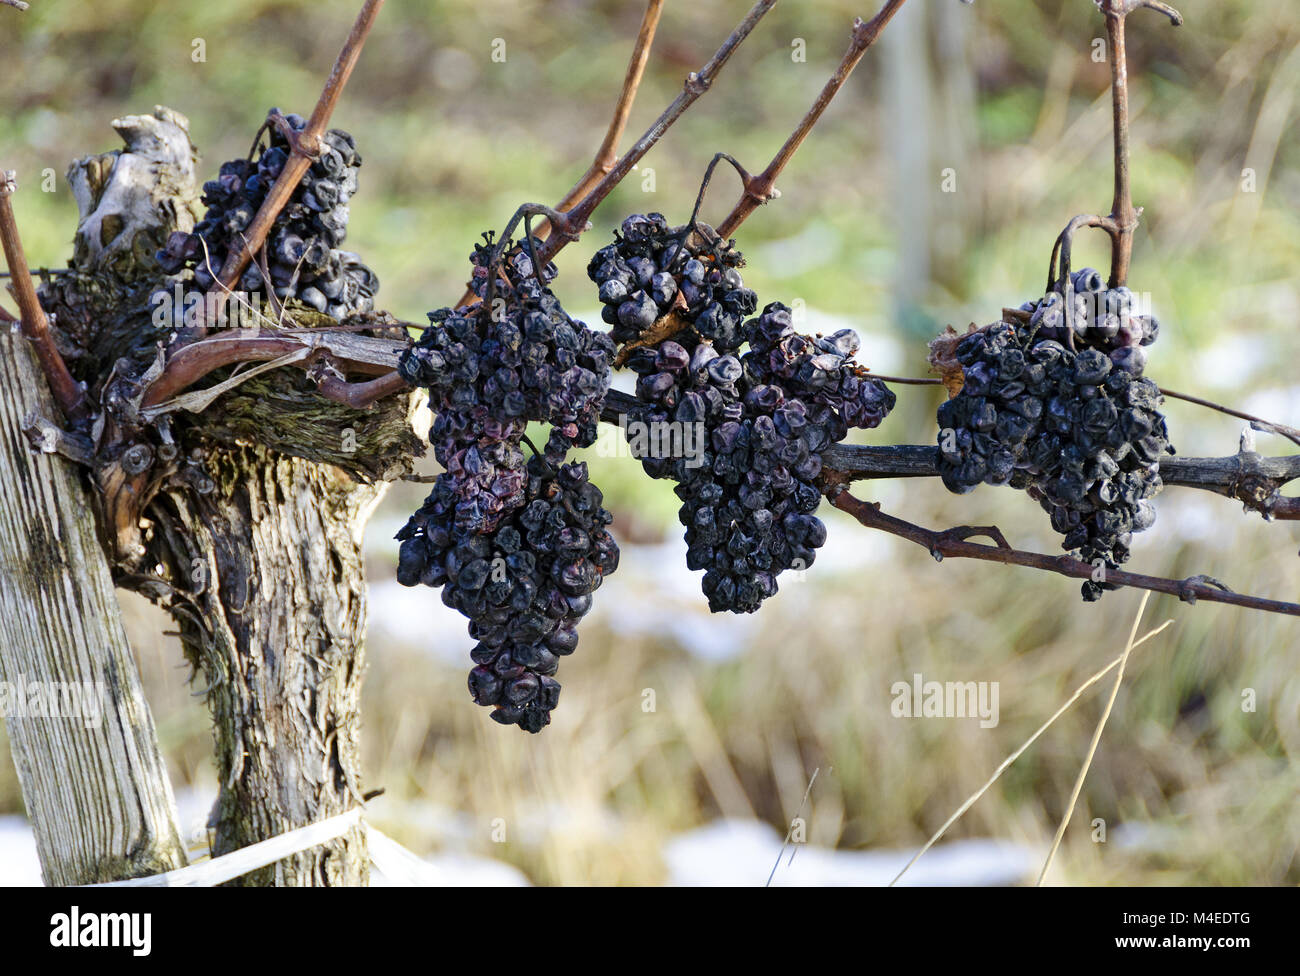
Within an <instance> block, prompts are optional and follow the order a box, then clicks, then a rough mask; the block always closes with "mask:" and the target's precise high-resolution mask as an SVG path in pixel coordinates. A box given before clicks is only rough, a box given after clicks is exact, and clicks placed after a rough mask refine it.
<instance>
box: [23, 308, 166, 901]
mask: <svg viewBox="0 0 1300 976" xmlns="http://www.w3.org/2000/svg"><path fill="white" fill-rule="evenodd" d="M56 410H57V408H56V407H55V405H54V403H53V400H52V399H51V397H50V395H49V393H48V390H47V388H46V385H45V380H44V379H43V378H42V376H41V373H40V370H39V368H38V366H37V364H36V360H35V356H34V355H33V354H32V352H31V350H30V349H29V348H28V347H27V344H26V342H25V341H24V340H23V339H22V338H21V337H19V336H15V335H11V334H7V333H5V334H0V681H4V682H6V683H7V685H8V686H9V687H8V688H6V689H4V690H5V692H6V694H5V695H3V696H0V697H4V698H7V699H8V700H7V701H6V702H4V703H2V704H3V707H0V713H3V712H7V713H8V714H9V717H8V719H7V720H6V721H7V727H8V731H9V739H10V744H11V749H12V752H13V757H14V765H15V766H16V767H17V771H18V780H19V783H20V784H21V786H22V791H23V802H24V804H25V805H26V807H27V815H28V818H29V819H30V820H31V822H32V826H33V828H34V829H35V832H36V843H37V850H38V853H39V855H40V860H41V873H42V874H43V876H44V878H45V883H46V884H47V885H76V884H91V883H94V882H100V881H114V880H118V879H122V878H133V877H140V876H142V875H147V874H155V873H158V872H162V871H170V870H173V869H175V868H178V867H183V866H184V865H185V863H186V859H185V850H184V847H183V845H182V843H181V835H180V829H179V827H178V826H177V817H176V803H175V800H174V799H173V797H172V788H171V782H170V781H169V780H168V778H167V770H166V767H165V765H164V764H163V760H162V756H161V754H160V752H159V749H158V740H157V736H156V735H155V733H154V726H153V717H152V715H151V714H150V711H149V705H148V703H147V702H146V701H145V699H144V696H143V694H142V692H141V689H140V678H139V672H138V671H137V669H136V663H135V658H134V657H132V655H131V648H130V646H129V645H128V643H127V639H126V634H125V632H124V630H123V628H122V621H121V612H120V609H119V607H118V603H117V598H116V596H115V594H114V590H113V581H112V576H111V573H110V570H109V563H108V559H107V556H106V555H105V552H104V549H103V548H102V546H101V543H100V539H99V538H98V537H97V536H96V531H95V522H94V519H93V517H92V513H93V512H94V505H93V500H92V498H91V492H90V491H89V490H88V489H87V486H86V484H85V482H84V481H83V479H82V477H81V474H80V472H79V471H77V469H76V468H75V467H74V466H73V465H72V464H71V463H69V462H68V461H66V460H64V459H63V458H61V457H58V456H56V455H53V454H38V453H36V452H34V451H33V450H32V447H31V445H30V444H29V443H28V440H27V438H26V436H24V434H23V426H24V422H25V421H26V419H27V418H28V416H29V415H32V414H37V415H40V416H43V417H45V418H50V417H54V416H56ZM32 682H40V683H41V684H40V685H39V686H37V687H42V688H46V689H48V688H49V687H50V685H51V684H53V683H66V682H77V683H81V684H83V687H84V685H85V683H89V684H90V685H91V686H92V687H93V689H94V693H95V696H96V699H95V700H96V702H97V704H98V706H99V707H100V708H101V709H102V723H101V724H99V725H98V727H95V728H87V727H86V726H87V724H88V723H87V722H86V721H85V720H79V719H76V718H69V717H59V718H56V717H18V712H19V711H20V710H22V709H24V708H26V706H28V705H30V704H31V697H30V694H29V693H27V692H30V689H31V687H33V686H32V684H31V683H32ZM20 685H21V686H23V687H24V688H25V689H26V692H25V693H24V694H23V695H22V696H21V697H22V700H21V701H14V700H13V698H14V697H15V692H16V690H17V687H16V686H20ZM89 724H94V720H93V717H92V718H91V722H90V723H89Z"/></svg>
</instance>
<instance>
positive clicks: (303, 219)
mask: <svg viewBox="0 0 1300 976" xmlns="http://www.w3.org/2000/svg"><path fill="white" fill-rule="evenodd" d="M284 119H285V121H286V122H287V123H288V125H289V127H290V128H291V129H293V130H294V131H295V132H297V131H301V130H302V129H303V128H305V127H306V124H307V123H306V120H305V119H304V118H303V117H302V116H300V115H287V116H285V117H284ZM269 132H270V137H269V140H268V144H267V145H265V146H263V147H261V149H260V151H259V152H258V154H257V157H256V159H232V160H230V161H229V162H225V163H222V164H221V169H220V171H219V173H218V176H217V178H216V179H215V180H209V181H208V182H207V183H204V184H203V202H204V203H205V204H206V205H207V208H208V209H207V212H206V213H205V214H204V216H203V219H202V220H200V221H199V222H198V223H197V224H195V226H194V231H193V233H188V234H187V233H185V232H183V231H176V232H175V233H173V234H172V235H171V237H170V238H169V239H168V240H167V243H166V246H165V247H164V248H163V249H162V250H160V251H159V252H158V254H157V257H158V263H159V264H160V265H161V267H162V269H163V271H164V272H165V273H166V274H177V273H178V272H180V271H182V270H183V269H185V268H192V269H193V274H194V283H195V284H196V285H197V286H198V287H199V288H201V289H203V290H204V291H207V290H209V289H211V288H212V287H213V284H214V282H215V280H216V277H217V276H218V275H219V274H220V272H221V267H222V265H223V264H224V263H225V261H226V258H227V257H228V256H229V255H230V253H231V252H232V251H234V252H238V251H239V250H240V248H242V247H243V244H244V232H245V231H246V230H247V229H248V227H249V225H250V224H251V223H252V222H253V217H254V216H255V215H256V213H257V211H258V209H259V208H260V207H261V206H262V203H263V201H264V200H265V199H266V196H267V194H268V193H269V192H270V190H271V186H272V185H273V184H274V183H275V180H276V178H277V177H278V176H279V175H280V172H281V170H283V168H284V165H285V163H287V162H288V161H289V155H290V151H291V150H290V146H289V142H288V140H287V139H286V138H285V136H284V134H283V133H282V132H280V131H279V130H278V129H276V128H275V127H271V128H270V129H269ZM360 166H361V155H360V154H359V153H358V152H357V147H356V142H355V141H354V140H353V138H352V136H350V135H349V134H348V133H346V132H344V131H343V130H342V129H330V130H329V131H327V132H325V133H324V134H323V135H322V136H321V148H320V153H319V155H318V156H317V158H316V159H314V160H313V161H312V163H311V166H310V167H309V168H308V170H307V172H306V173H305V174H304V175H303V177H302V181H301V182H300V183H299V184H298V186H297V188H296V189H295V190H294V192H293V196H292V197H291V198H290V200H289V202H288V203H287V204H286V205H285V206H284V208H283V209H282V210H281V211H280V213H279V215H278V216H277V217H276V219H275V224H274V225H273V227H272V229H271V232H270V233H269V234H268V235H267V238H266V253H267V261H266V266H265V274H264V272H263V268H262V265H261V264H260V263H259V262H258V261H253V262H251V263H250V264H249V266H248V267H247V268H246V269H245V270H244V272H243V274H242V275H241V276H240V279H239V283H238V285H236V286H235V288H236V289H237V290H242V291H245V292H249V293H258V292H262V291H264V290H265V289H266V288H267V287H268V286H269V287H270V288H271V289H273V291H274V293H275V295H276V297H278V298H280V299H281V300H286V299H290V298H295V299H297V300H298V301H300V302H302V303H304V304H305V305H307V306H309V307H311V308H313V309H315V310H316V311H317V312H321V313H323V314H326V315H329V316H331V317H333V318H335V319H344V318H347V317H348V316H349V315H353V314H357V313H360V312H369V311H371V310H372V309H373V308H374V297H375V293H376V292H378V291H379V278H378V277H377V276H376V275H375V273H374V272H373V271H371V270H370V268H368V267H367V266H366V265H365V264H364V263H362V261H361V258H360V257H359V256H358V255H357V254H355V253H353V252H351V251H344V250H341V248H340V245H342V243H343V241H344V238H346V237H347V227H348V202H349V200H351V198H352V195H353V194H354V193H356V191H357V170H358V168H359V167H360ZM268 274H269V276H270V280H269V281H268V280H267V278H266V275H268Z"/></svg>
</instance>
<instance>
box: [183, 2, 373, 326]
mask: <svg viewBox="0 0 1300 976" xmlns="http://www.w3.org/2000/svg"><path fill="white" fill-rule="evenodd" d="M383 5H384V0H366V2H365V4H364V5H363V6H362V8H361V12H360V13H359V14H357V19H356V22H355V23H354V24H353V25H352V31H351V33H349V34H348V39H347V41H346V42H345V43H344V45H343V50H342V51H340V52H339V56H338V59H337V60H336V61H335V62H334V69H333V70H332V71H331V72H330V76H329V80H328V81H326V82H325V88H324V90H323V91H322V92H321V96H320V98H319V100H317V102H316V108H315V109H314V110H313V111H312V113H311V118H310V119H309V120H308V122H307V125H306V127H305V128H304V129H303V130H302V131H301V132H298V133H292V132H291V133H289V144H290V146H291V148H292V150H293V151H292V152H291V153H290V155H289V159H288V161H287V162H286V163H285V164H284V169H282V170H281V171H280V175H279V176H278V177H277V178H276V181H275V183H274V184H273V185H272V186H271V189H270V192H269V193H267V195H266V199H265V200H263V201H262V206H261V207H259V208H258V211H257V215H256V216H255V217H254V218H253V222H252V223H251V224H249V225H248V230H247V231H245V233H244V246H243V247H241V248H240V249H239V250H238V251H232V252H231V253H230V254H229V255H227V257H226V263H225V264H223V265H222V267H221V274H220V275H218V281H217V283H216V284H214V285H213V287H212V288H211V289H210V292H211V293H215V295H216V303H215V305H213V306H212V307H213V308H215V309H216V310H217V312H218V313H219V312H220V311H221V310H222V309H224V308H225V303H226V300H227V297H228V293H229V291H230V290H232V289H233V288H234V286H235V284H236V283H237V282H238V281H239V276H240V275H242V274H243V273H244V269H245V268H247V267H248V264H249V262H250V261H251V260H252V258H253V255H254V254H256V253H257V252H258V250H259V249H260V248H261V247H262V245H263V244H264V243H265V242H266V237H267V235H268V234H269V233H270V231H271V226H272V225H273V224H274V223H275V218H276V217H278V216H279V215H280V211H281V210H283V209H284V206H285V204H287V203H288V202H289V198H290V197H291V196H293V192H294V190H296V189H297V188H298V184H299V182H301V181H302V178H303V175H304V174H305V173H306V172H307V170H308V168H309V167H310V166H311V161H312V159H313V158H315V157H316V156H318V155H319V153H320V137H321V135H322V134H323V133H324V132H325V127H326V126H327V125H329V120H330V116H331V115H332V114H333V112H334V107H335V106H336V105H337V104H338V100H339V96H340V95H342V94H343V86H344V85H346V84H347V82H348V78H349V77H350V76H351V74H352V69H353V68H355V67H356V64H357V59H358V58H359V57H360V56H361V48H362V46H363V45H364V44H365V42H366V37H367V36H369V34H370V29H371V27H373V26H374V23H375V18H376V17H377V16H378V15H379V8H380V7H382V6H383ZM278 115H279V113H278V112H275V111H272V113H271V115H269V116H268V121H269V122H271V123H272V124H276V125H278V124H280V123H279V121H278V120H277V116H278ZM205 307H208V305H207V303H205ZM206 334H207V327H206V326H205V325H201V326H198V327H197V328H196V329H194V330H190V331H189V332H188V333H187V334H186V335H185V336H184V338H187V339H194V338H201V337H202V336H204V335H206Z"/></svg>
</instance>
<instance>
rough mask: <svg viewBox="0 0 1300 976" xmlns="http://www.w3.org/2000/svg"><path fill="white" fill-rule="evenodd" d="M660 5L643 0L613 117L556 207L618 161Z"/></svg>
mask: <svg viewBox="0 0 1300 976" xmlns="http://www.w3.org/2000/svg"><path fill="white" fill-rule="evenodd" d="M663 6H664V0H649V2H648V3H647V4H646V8H645V15H644V16H643V17H642V18H641V29H640V30H639V31H638V32H637V35H636V44H635V45H633V47H632V57H631V59H630V60H629V61H628V63H627V74H626V75H624V76H623V89H622V91H620V92H619V96H618V101H617V102H616V103H615V105H614V117H613V118H611V119H610V120H609V128H608V129H607V130H606V132H605V139H604V141H603V142H601V144H600V148H599V149H597V150H596V156H595V158H594V159H593V160H592V162H591V166H589V167H588V168H587V172H585V173H583V174H582V177H581V178H580V179H579V180H578V182H577V183H575V184H574V185H573V189H571V190H569V192H568V193H566V194H565V195H564V199H563V200H561V201H560V202H559V203H558V204H556V206H555V209H556V210H568V209H570V208H571V207H572V206H573V205H574V204H575V203H577V202H578V201H579V200H581V199H582V198H583V197H585V196H586V195H587V194H588V193H590V192H591V190H592V188H593V187H594V186H595V185H596V184H597V183H599V182H600V181H601V179H602V178H603V177H604V176H606V175H607V174H608V173H609V171H610V170H612V169H613V168H614V164H615V163H616V162H618V152H617V150H618V144H619V143H620V142H622V141H623V132H624V130H625V129H626V128H627V120H628V116H629V115H631V113H632V103H633V102H634V101H636V93H637V89H638V88H639V87H640V86H641V77H642V76H643V75H644V74H645V66H646V62H647V61H649V60H650V46H651V45H652V44H653V43H654V38H655V31H656V29H657V28H658V27H659V15H660V14H661V13H662V12H663ZM549 231H550V224H549V223H545V222H543V223H541V224H539V225H538V227H537V234H538V236H539V237H545V236H547V234H548V233H549Z"/></svg>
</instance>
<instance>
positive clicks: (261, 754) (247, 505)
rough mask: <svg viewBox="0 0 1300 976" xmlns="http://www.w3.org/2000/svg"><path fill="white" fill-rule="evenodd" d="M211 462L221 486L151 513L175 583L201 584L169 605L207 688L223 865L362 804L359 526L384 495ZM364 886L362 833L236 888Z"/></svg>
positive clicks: (287, 466) (169, 497)
mask: <svg viewBox="0 0 1300 976" xmlns="http://www.w3.org/2000/svg"><path fill="white" fill-rule="evenodd" d="M206 467H207V470H208V472H209V475H210V476H211V477H212V480H213V482H214V484H215V487H214V490H212V491H211V492H209V493H207V494H198V493H196V492H193V491H190V490H185V489H172V490H168V491H166V492H164V493H163V494H162V495H160V496H159V497H158V498H157V499H156V500H155V501H154V504H153V506H152V507H151V509H150V517H151V519H152V520H153V522H154V537H155V540H156V541H157V542H158V544H159V550H160V555H161V556H162V557H163V558H164V560H165V561H166V564H167V568H168V570H169V571H170V572H169V573H168V574H167V575H168V576H170V578H172V579H174V580H175V579H189V580H191V581H192V582H193V588H192V592H191V593H190V594H188V595H187V596H186V598H185V600H183V601H175V602H173V604H172V609H173V612H174V614H175V617H176V619H177V620H178V621H179V622H180V623H181V625H182V626H181V631H182V640H183V642H184V645H185V648H186V652H187V654H188V655H189V656H190V658H191V660H192V661H193V662H195V663H196V664H197V665H198V666H199V667H201V669H202V671H203V674H204V675H205V678H206V681H207V684H208V692H207V699H208V704H209V706H210V708H211V710H212V718H213V725H214V729H215V739H216V758H217V769H218V773H219V775H220V782H221V794H220V798H219V800H218V804H217V809H216V810H215V811H214V821H213V827H214V828H215V837H216V840H215V846H214V849H213V854H214V855H218V854H223V853H226V852H228V851H233V850H236V849H237V848H240V847H244V846H246V845H248V844H252V843H255V842H256V841H260V840H265V839H266V838H268V837H272V836H274V835H276V834H279V833H283V832H284V831H287V830H292V829H294V828H296V827H303V826H306V825H308V824H311V823H315V822H317V821H320V820H324V819H325V818H327V817H330V816H333V815H335V814H338V813H343V812H344V811H346V810H348V809H350V808H352V807H354V806H356V805H357V804H359V803H361V802H362V801H361V771H360V754H359V746H358V742H359V738H360V728H361V722H360V698H361V681H362V675H363V674H364V671H365V657H364V651H363V646H362V635H363V634H364V633H365V608H366V602H365V579H364V576H363V573H362V564H361V530H362V527H363V526H364V524H365V520H366V517H367V515H368V514H369V512H370V510H371V509H372V508H373V507H374V505H375V504H376V503H377V502H378V500H379V498H380V496H381V495H382V493H383V488H382V486H373V485H369V486H367V485H359V484H357V483H356V482H355V481H353V480H352V479H351V478H349V477H348V476H347V475H345V474H344V473H342V472H341V471H339V470H338V469H336V468H333V467H330V466H327V465H319V464H312V463H310V462H307V461H303V460H301V459H297V458H289V457H284V456H279V455H273V454H271V453H269V452H265V451H259V450H254V449H251V448H247V449H234V450H224V449H222V450H219V451H214V452H213V453H211V454H209V455H208V457H207V458H206ZM368 878H369V858H368V856H367V853H366V845H365V835H364V832H363V831H362V830H361V829H360V828H358V829H357V830H354V831H352V832H351V833H349V834H347V835H345V836H344V837H342V838H340V839H339V840H336V841H333V842H331V843H329V844H327V845H323V846H320V847H316V848H313V849H311V850H309V851H305V852H303V853H301V854H298V855H295V856H294V857H292V858H288V859H286V860H283V861H280V862H278V863H277V864H275V865H274V866H272V867H269V868H266V869H264V870H262V871H258V872H255V873H254V874H252V875H248V876H245V877H244V878H242V879H240V881H239V882H237V883H239V884H246V885H277V886H279V885H290V886H310V885H331V886H333V885H364V884H366V883H367V881H368Z"/></svg>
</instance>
